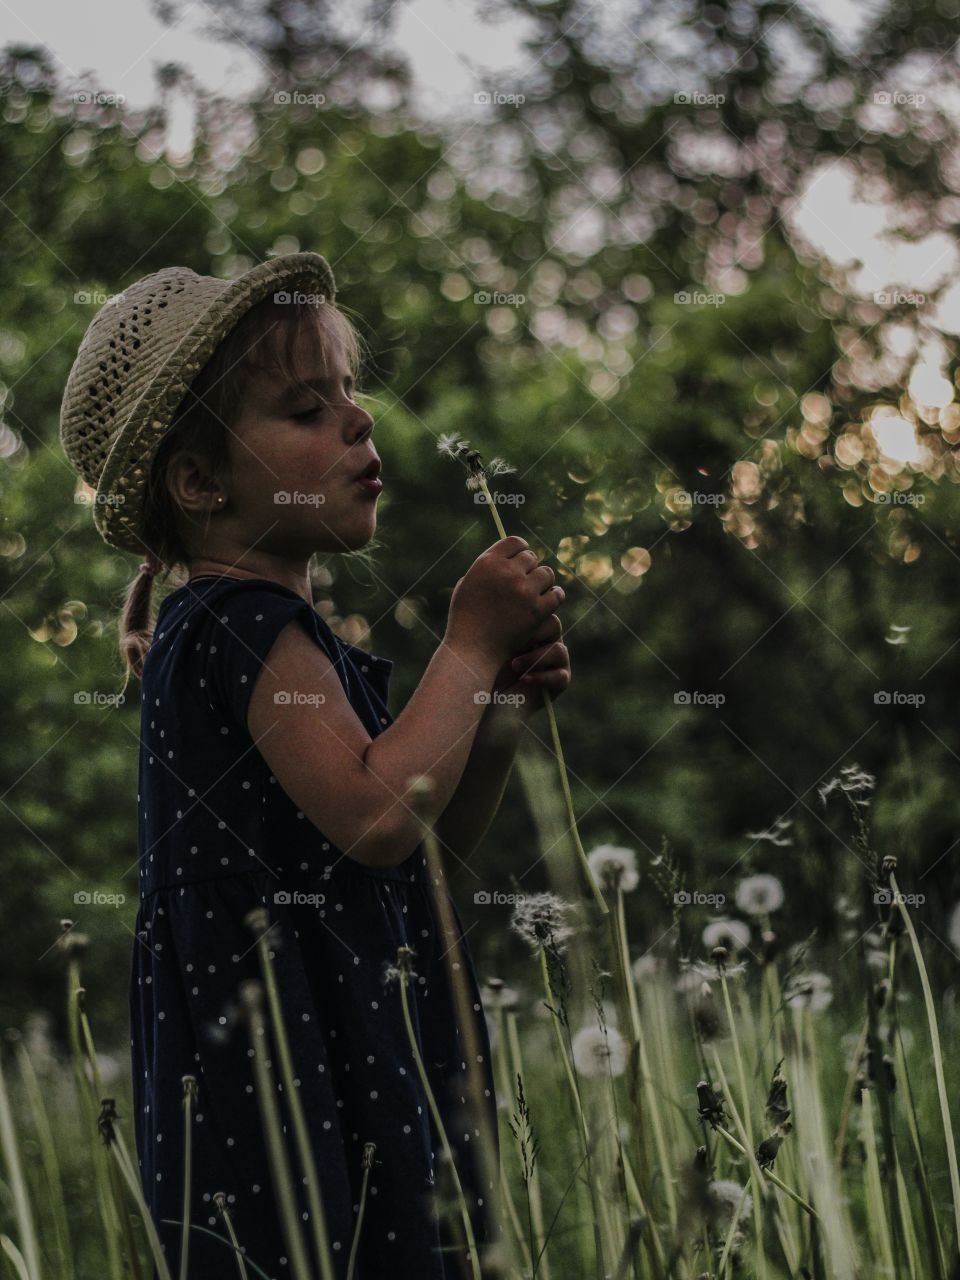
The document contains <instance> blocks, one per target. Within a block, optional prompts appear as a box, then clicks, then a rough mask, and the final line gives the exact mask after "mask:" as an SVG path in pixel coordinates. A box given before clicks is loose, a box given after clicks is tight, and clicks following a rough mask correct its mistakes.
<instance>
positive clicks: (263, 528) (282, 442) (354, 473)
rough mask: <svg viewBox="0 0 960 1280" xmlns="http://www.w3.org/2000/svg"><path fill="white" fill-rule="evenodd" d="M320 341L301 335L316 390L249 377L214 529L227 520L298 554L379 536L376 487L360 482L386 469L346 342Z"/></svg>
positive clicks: (237, 532)
mask: <svg viewBox="0 0 960 1280" xmlns="http://www.w3.org/2000/svg"><path fill="white" fill-rule="evenodd" d="M323 346H324V348H325V349H324V350H318V345H317V342H316V340H315V339H314V338H311V337H310V336H309V335H304V337H303V338H302V339H301V345H300V347H299V348H298V350H297V351H296V353H295V356H296V367H297V369H298V370H300V371H301V376H302V377H303V379H304V382H305V383H307V384H309V389H308V388H307V386H303V385H294V386H289V385H286V384H284V382H283V381H282V380H280V379H279V378H278V377H277V375H268V374H265V373H258V374H257V375H255V376H254V377H251V379H250V383H249V385H248V388H247V393H246V395H245V396H244V400H243V405H242V408H241V411H240V416H239V419H238V421H237V422H236V423H235V425H234V428H233V432H232V435H231V437H230V463H231V466H230V476H229V481H228V490H227V494H226V504H225V505H224V509H223V512H222V516H221V519H220V521H215V522H211V525H210V528H211V532H212V531H213V528H214V527H215V525H216V524H217V523H221V522H222V529H221V531H222V532H223V533H224V534H226V533H228V532H229V533H230V534H232V535H233V537H234V539H237V540H239V541H240V542H241V543H246V547H255V548H256V549H257V551H264V552H268V553H273V554H276V555H280V556H283V557H285V558H286V557H287V556H290V557H293V558H294V559H296V560H300V559H302V558H309V556H311V555H313V554H314V552H317V551H344V550H356V549H357V548H359V547H362V546H365V545H366V543H368V542H369V541H370V539H371V538H372V537H373V534H374V532H375V530H376V525H377V496H378V488H377V485H376V484H371V483H369V481H368V482H367V483H366V484H361V483H359V482H358V477H359V476H361V475H362V474H364V473H366V475H367V476H369V475H370V474H371V466H372V467H373V473H375V472H376V471H377V470H379V458H378V456H377V451H376V449H375V448H374V445H373V439H372V433H373V418H372V417H371V416H370V414H369V413H367V411H366V409H361V408H360V406H359V405H358V404H356V403H354V400H353V392H354V386H353V378H352V376H351V374H350V369H349V365H348V363H347V360H346V356H345V353H344V351H343V348H342V346H341V344H340V343H339V342H338V341H336V340H335V339H334V338H333V335H332V334H328V339H327V340H326V341H325V342H324V344H323ZM242 549H245V548H242Z"/></svg>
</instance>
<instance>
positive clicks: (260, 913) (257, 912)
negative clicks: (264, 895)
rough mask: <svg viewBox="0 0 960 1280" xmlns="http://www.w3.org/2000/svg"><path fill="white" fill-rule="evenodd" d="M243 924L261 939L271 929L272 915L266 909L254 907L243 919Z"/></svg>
mask: <svg viewBox="0 0 960 1280" xmlns="http://www.w3.org/2000/svg"><path fill="white" fill-rule="evenodd" d="M243 923H244V924H245V925H246V926H247V928H248V929H249V930H250V931H251V932H252V933H255V934H256V935H257V937H258V938H259V937H260V935H261V934H263V933H266V932H267V930H268V929H269V928H270V913H269V911H267V908H266V907H253V908H252V909H251V910H250V911H248V912H247V914H246V915H245V916H244V917H243Z"/></svg>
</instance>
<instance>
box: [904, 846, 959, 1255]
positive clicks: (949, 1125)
mask: <svg viewBox="0 0 960 1280" xmlns="http://www.w3.org/2000/svg"><path fill="white" fill-rule="evenodd" d="M890 888H891V890H892V891H893V894H894V901H895V902H896V904H897V906H898V907H899V909H900V914H901V915H902V916H903V922H904V924H905V925H906V928H907V933H908V934H909V935H910V945H911V946H912V947H913V958H914V960H916V962H917V970H918V972H919V974H920V985H921V986H922V988H923V1003H924V1006H925V1008H926V1011H927V1023H928V1025H929V1028H930V1040H931V1046H932V1048H933V1070H934V1074H935V1075H936V1080H937V1095H938V1097H939V1099H940V1116H941V1119H942V1121H943V1132H944V1137H945V1138H946V1142H947V1166H948V1168H949V1170H950V1191H951V1194H952V1196H953V1220H954V1228H955V1234H954V1240H955V1242H958V1243H960V1170H958V1168H957V1145H956V1142H955V1141H954V1137H953V1122H952V1121H951V1119H950V1103H949V1100H948V1099H947V1085H946V1081H945V1080H944V1076H943V1051H942V1050H941V1048H940V1031H939V1028H938V1026H937V1011H936V1006H935V1004H934V1001H933V992H932V990H931V989H930V979H929V978H928V977H927V966H926V965H925V964H924V962H923V953H922V952H921V950H920V943H919V941H918V939H917V934H916V930H915V929H914V927H913V921H912V920H911V919H910V913H909V911H907V908H906V905H905V903H904V901H903V894H902V893H901V892H900V890H899V888H898V886H897V878H896V876H895V875H894V873H893V872H892V871H891V872H890Z"/></svg>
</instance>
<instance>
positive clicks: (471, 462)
mask: <svg viewBox="0 0 960 1280" xmlns="http://www.w3.org/2000/svg"><path fill="white" fill-rule="evenodd" d="M437 450H438V452H440V453H442V454H444V455H445V456H446V457H448V458H452V459H453V460H454V461H455V462H459V463H461V464H462V465H463V466H464V467H466V469H467V471H468V473H469V474H468V476H467V488H468V489H471V490H476V489H480V488H482V482H484V481H489V480H492V479H493V477H494V476H504V475H507V474H508V473H509V472H511V471H516V467H512V466H511V465H510V464H509V462H506V461H505V460H504V459H503V458H491V459H490V461H489V462H487V463H484V462H483V460H482V458H481V457H480V454H479V453H478V452H477V450H476V449H473V448H471V446H470V444H469V442H468V441H466V440H464V438H463V436H461V435H460V434H459V433H458V432H456V431H450V432H447V433H445V434H444V435H441V436H438V437H437Z"/></svg>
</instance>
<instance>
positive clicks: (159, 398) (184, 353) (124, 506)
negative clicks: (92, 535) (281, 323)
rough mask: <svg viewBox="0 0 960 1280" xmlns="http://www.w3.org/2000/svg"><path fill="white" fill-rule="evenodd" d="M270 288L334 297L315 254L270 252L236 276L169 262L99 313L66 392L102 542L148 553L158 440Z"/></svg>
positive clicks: (69, 427)
mask: <svg viewBox="0 0 960 1280" xmlns="http://www.w3.org/2000/svg"><path fill="white" fill-rule="evenodd" d="M271 294H275V295H279V296H277V299H276V300H277V301H278V302H282V301H285V300H287V301H291V302H295V301H297V298H296V296H295V295H297V294H301V295H308V298H309V300H310V301H313V302H322V301H328V302H332V301H333V300H334V297H335V295H336V284H335V282H334V278H333V271H332V270H331V268H330V265H329V263H328V262H327V261H326V259H325V258H322V257H321V256H320V255H319V254H318V253H291V254H286V255H284V256H283V257H277V258H269V259H268V260H267V261H266V262H261V263H259V264H258V265H257V266H255V267H253V268H252V269H251V270H250V271H247V272H246V273H245V274H244V275H242V276H239V277H238V278H237V279H236V280H219V279H217V278H216V277H214V276H201V275H197V273H196V272H195V271H191V270H190V268H189V267H164V268H163V270H161V271H155V272H153V274H152V275H149V276H144V277H143V279H142V280H138V281H137V282H136V284H132V285H130V287H129V288H127V289H124V291H123V292H122V293H120V294H117V295H116V296H115V297H113V298H111V299H110V300H109V301H108V302H107V303H106V304H105V305H104V306H103V307H101V309H100V310H99V311H98V312H97V314H96V315H95V316H94V317H93V319H92V320H91V322H90V325H89V328H88V329H87V331H86V333H85V334H84V336H83V340H82V341H81V343H80V349H79V351H78V352H77V357H76V359H75V360H74V362H73V367H72V368H71V370H70V374H69V376H68V378H67V384H66V388H65V390H64V393H63V403H62V405H61V407H60V442H61V444H62V445H63V451H64V453H65V454H66V455H67V458H68V459H69V461H70V463H71V465H72V466H73V468H74V470H76V471H77V472H79V474H80V475H81V476H82V477H83V479H84V480H85V481H86V482H87V484H88V485H90V486H92V487H93V488H94V489H96V497H95V499H94V507H93V521H94V524H95V525H96V528H97V531H98V532H99V534H100V536H101V537H102V538H103V539H104V541H105V542H108V543H110V544H111V545H112V546H114V547H119V548H121V549H123V550H126V551H137V552H141V551H143V550H144V546H145V544H144V542H143V530H142V528H141V523H140V522H141V519H142V516H143V499H144V490H145V486H146V481H147V476H148V474H149V470H150V463H151V460H152V458H153V455H154V453H155V452H156V450H157V446H158V445H159V444H160V441H161V440H162V439H163V437H164V435H165V434H166V432H167V430H168V429H169V427H170V423H171V421H172V420H173V418H174V416H175V414H176V412H177V409H178V407H179V406H180V403H181V401H182V400H183V398H184V396H185V395H186V393H187V390H188V388H189V386H190V383H191V382H192V381H193V379H194V378H195V377H196V376H197V374H198V373H199V372H200V370H201V369H202V368H203V366H204V365H205V364H206V362H207V360H209V358H210V356H211V355H212V354H213V352H214V350H215V348H216V347H217V346H218V345H219V343H220V342H221V340H222V339H223V338H225V337H226V335H227V334H228V333H229V331H230V330H231V329H232V328H233V326H234V325H235V324H236V323H237V321H238V320H239V319H240V317H241V316H242V315H243V314H244V312H246V311H248V310H249V309H250V308H251V307H253V306H255V305H256V304H257V303H258V302H261V301H263V299H264V298H266V297H268V296H269V295H271ZM283 295H286V298H284V297H283Z"/></svg>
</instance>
